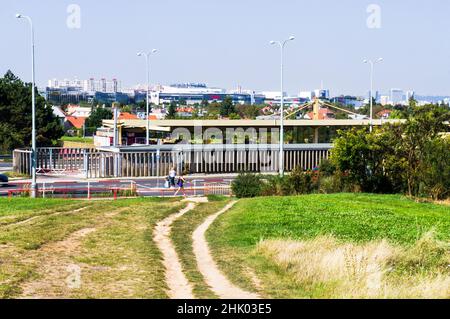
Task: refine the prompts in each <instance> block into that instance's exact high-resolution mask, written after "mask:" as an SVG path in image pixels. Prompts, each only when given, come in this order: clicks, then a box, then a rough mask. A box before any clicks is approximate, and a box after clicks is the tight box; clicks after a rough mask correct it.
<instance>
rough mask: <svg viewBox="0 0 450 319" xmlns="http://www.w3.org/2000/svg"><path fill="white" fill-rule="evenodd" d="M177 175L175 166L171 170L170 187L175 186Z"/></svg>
mask: <svg viewBox="0 0 450 319" xmlns="http://www.w3.org/2000/svg"><path fill="white" fill-rule="evenodd" d="M176 176H177V170H176V169H175V166H173V167H172V169H171V170H170V171H169V188H172V187H173V188H175V177H176Z"/></svg>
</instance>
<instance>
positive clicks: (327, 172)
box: [319, 159, 336, 176]
mask: <svg viewBox="0 0 450 319" xmlns="http://www.w3.org/2000/svg"><path fill="white" fill-rule="evenodd" d="M319 171H320V175H321V176H332V175H333V174H334V173H335V172H336V165H334V164H333V163H332V162H331V161H330V160H329V159H325V160H323V161H322V162H321V163H320V165H319Z"/></svg>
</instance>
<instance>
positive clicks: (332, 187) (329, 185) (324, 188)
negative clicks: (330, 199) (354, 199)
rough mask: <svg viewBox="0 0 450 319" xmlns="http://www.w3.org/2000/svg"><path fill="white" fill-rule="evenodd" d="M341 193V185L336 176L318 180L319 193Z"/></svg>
mask: <svg viewBox="0 0 450 319" xmlns="http://www.w3.org/2000/svg"><path fill="white" fill-rule="evenodd" d="M341 191H342V185H341V180H340V178H339V176H338V175H332V176H324V177H321V178H320V183H319V193H322V194H333V193H339V192H341Z"/></svg>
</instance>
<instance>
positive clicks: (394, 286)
mask: <svg viewBox="0 0 450 319" xmlns="http://www.w3.org/2000/svg"><path fill="white" fill-rule="evenodd" d="M257 253H258V254H262V255H264V256H265V257H267V258H269V259H271V260H272V261H274V262H275V263H276V264H277V265H278V266H279V267H280V268H281V269H282V270H283V271H286V272H287V273H289V274H291V275H292V277H293V279H294V280H295V281H296V282H297V283H298V284H299V285H300V286H301V287H302V288H303V289H307V290H312V289H320V290H321V291H322V295H323V296H324V297H325V298H330V297H331V298H450V271H449V261H450V258H449V250H448V246H445V245H444V244H442V243H438V242H437V241H435V240H434V239H433V235H432V233H429V234H427V235H425V236H424V238H422V239H421V240H419V241H418V242H417V243H416V245H415V246H413V247H410V248H404V247H400V246H394V245H392V244H390V243H388V242H387V241H385V240H383V241H376V242H375V241H374V242H369V243H364V244H356V243H342V242H339V241H338V240H336V239H335V238H334V237H331V236H323V237H318V238H316V239H314V240H309V241H292V240H267V241H262V242H261V243H260V244H259V245H258V247H257Z"/></svg>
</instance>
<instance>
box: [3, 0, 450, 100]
mask: <svg viewBox="0 0 450 319" xmlns="http://www.w3.org/2000/svg"><path fill="white" fill-rule="evenodd" d="M71 4H74V1H73V0H72V1H58V2H56V3H55V2H50V1H49V0H43V1H40V2H39V3H37V2H35V1H20V2H18V1H12V0H6V1H3V2H2V4H1V5H0V7H1V9H2V10H0V28H1V30H2V39H3V41H2V42H1V44H0V49H1V51H2V58H1V59H0V73H1V74H2V75H3V74H4V73H5V72H6V71H7V70H8V69H11V70H12V71H13V72H14V73H15V74H17V75H18V76H20V77H21V78H22V79H23V80H24V81H30V74H29V60H30V58H29V54H30V47H29V30H28V28H27V25H26V24H23V23H18V22H17V20H16V19H15V18H14V15H15V14H16V13H17V12H20V13H23V14H26V15H29V16H31V17H32V18H33V21H34V25H35V29H36V63H37V65H36V77H37V84H38V86H39V87H45V86H46V85H47V81H48V80H50V79H53V78H59V79H64V78H75V77H77V78H78V79H89V78H91V77H94V78H96V79H101V78H107V79H113V78H117V79H120V80H121V87H122V88H127V87H132V86H134V85H137V84H143V83H145V63H144V61H143V59H140V58H138V57H137V56H136V53H137V52H139V51H143V50H151V49H153V48H157V49H158V53H156V54H155V55H153V56H152V57H151V83H155V84H156V83H159V84H171V83H181V82H202V83H207V84H208V85H209V86H213V87H223V88H228V89H231V88H237V87H238V86H240V87H242V88H243V89H252V90H255V91H276V90H279V51H278V50H276V49H275V48H274V47H272V46H270V44H269V41H270V40H281V39H284V38H287V37H289V36H290V35H295V36H296V40H295V41H294V42H292V43H289V45H288V47H287V48H286V51H285V52H286V56H285V91H287V92H289V93H290V94H299V93H300V92H301V91H308V90H314V89H317V88H320V87H321V82H322V81H323V87H324V88H327V89H330V90H331V93H332V95H334V94H355V95H359V96H365V95H366V94H367V91H368V90H369V84H370V83H369V68H368V65H365V64H363V63H362V60H363V59H364V58H369V59H375V58H377V57H383V58H384V62H383V63H381V64H379V65H377V66H376V70H375V90H376V91H379V92H382V93H386V94H387V93H388V92H389V91H390V89H391V88H401V89H403V90H404V91H405V92H406V91H408V90H414V91H415V92H416V94H418V95H442V96H450V85H449V84H450V41H448V40H446V39H447V33H448V31H449V30H450V20H449V19H448V13H450V2H448V1H443V0H432V1H428V2H424V1H418V0H417V1H406V0H398V1H395V2H393V1H387V0H378V1H373V0H372V1H357V0H346V1H340V2H338V3H336V1H331V0H321V1H288V0H286V1H281V2H275V1H255V0H250V1H245V2H242V1H241V2H239V1H237V0H231V1H222V2H218V1H215V2H212V1H206V0H199V1H181V0H172V1H167V2H164V3H162V2H156V3H149V2H148V1H143V0H136V1H128V2H125V1H108V2H107V1H105V0H100V1H95V2H93V1H87V0H79V1H76V3H75V5H76V6H75V7H73V6H69V5H71ZM371 4H375V5H376V7H378V8H379V9H380V12H379V18H380V21H376V20H375V21H371V20H370V19H371V17H372V16H374V15H376V14H377V12H376V10H375V11H373V6H372V7H371ZM376 7H375V8H376ZM77 10H79V17H78V16H76V14H78V11H77ZM375 17H377V16H375ZM78 18H79V19H78ZM371 23H372V24H371Z"/></svg>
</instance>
